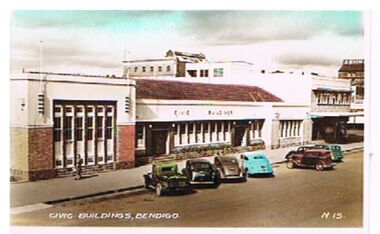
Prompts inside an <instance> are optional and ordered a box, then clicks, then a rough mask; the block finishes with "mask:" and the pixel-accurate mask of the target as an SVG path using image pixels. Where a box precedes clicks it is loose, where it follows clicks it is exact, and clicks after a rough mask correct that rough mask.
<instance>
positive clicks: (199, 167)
mask: <svg viewBox="0 0 380 234" xmlns="http://www.w3.org/2000/svg"><path fill="white" fill-rule="evenodd" d="M182 173H183V174H184V175H185V176H186V177H187V179H188V181H189V183H190V184H192V185H202V184H203V185H213V186H217V185H218V182H219V180H218V177H217V173H216V167H215V166H214V165H213V164H211V163H210V162H209V161H207V160H206V159H190V160H187V161H186V166H185V168H184V169H182Z"/></svg>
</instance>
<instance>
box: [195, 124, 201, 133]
mask: <svg viewBox="0 0 380 234" xmlns="http://www.w3.org/2000/svg"><path fill="white" fill-rule="evenodd" d="M195 132H196V133H197V134H200V133H201V123H196V125H195Z"/></svg>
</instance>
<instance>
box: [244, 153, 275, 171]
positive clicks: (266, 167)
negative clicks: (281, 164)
mask: <svg viewBox="0 0 380 234" xmlns="http://www.w3.org/2000/svg"><path fill="white" fill-rule="evenodd" d="M241 160H242V161H241V167H242V170H243V171H245V172H246V173H247V175H258V174H262V175H263V174H264V175H265V174H267V175H273V169H272V165H271V164H270V162H269V160H268V158H267V157H266V155H265V154H263V153H256V152H247V153H243V154H242V155H241Z"/></svg>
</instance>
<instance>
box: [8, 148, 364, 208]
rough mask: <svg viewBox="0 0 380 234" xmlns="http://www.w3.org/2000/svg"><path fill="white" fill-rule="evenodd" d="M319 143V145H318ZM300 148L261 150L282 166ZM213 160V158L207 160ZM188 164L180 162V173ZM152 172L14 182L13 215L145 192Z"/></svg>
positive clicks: (135, 170) (144, 168)
mask: <svg viewBox="0 0 380 234" xmlns="http://www.w3.org/2000/svg"><path fill="white" fill-rule="evenodd" d="M315 143H316V142H315ZM342 147H343V150H344V151H345V152H350V151H355V150H361V149H363V147H364V143H363V142H358V143H351V144H343V145H342ZM296 148H297V147H288V148H280V149H273V150H260V151H257V152H263V153H265V154H266V155H267V157H268V158H269V161H270V162H271V163H272V164H276V163H281V162H283V161H284V157H285V155H286V153H287V152H289V151H290V150H293V149H296ZM206 159H208V160H210V161H211V160H213V157H206ZM184 162H185V161H179V162H177V163H178V166H179V168H180V169H181V168H182V167H183V166H184ZM149 170H151V165H149V164H148V165H144V166H140V167H136V168H132V169H125V170H117V171H108V172H102V173H97V174H88V175H85V178H83V179H82V180H75V179H74V178H75V177H71V176H69V177H63V178H54V179H49V180H40V181H34V182H12V183H11V185H10V200H11V201H10V207H11V213H19V212H26V211H30V210H35V209H42V208H44V207H45V206H48V205H46V204H53V203H56V202H60V201H67V200H74V199H81V198H86V197H91V196H97V195H105V194H111V193H117V192H123V191H131V190H135V189H141V188H143V184H144V180H143V175H144V174H146V173H147V171H149Z"/></svg>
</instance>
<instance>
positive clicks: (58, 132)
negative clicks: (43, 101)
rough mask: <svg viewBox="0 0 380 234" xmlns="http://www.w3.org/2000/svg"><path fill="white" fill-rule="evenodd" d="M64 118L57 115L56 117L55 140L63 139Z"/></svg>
mask: <svg viewBox="0 0 380 234" xmlns="http://www.w3.org/2000/svg"><path fill="white" fill-rule="evenodd" d="M61 121H62V118H61V117H56V118H54V142H58V141H61V140H62V139H61V131H62V130H61V128H62V123H61Z"/></svg>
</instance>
